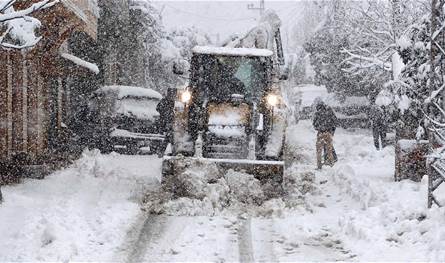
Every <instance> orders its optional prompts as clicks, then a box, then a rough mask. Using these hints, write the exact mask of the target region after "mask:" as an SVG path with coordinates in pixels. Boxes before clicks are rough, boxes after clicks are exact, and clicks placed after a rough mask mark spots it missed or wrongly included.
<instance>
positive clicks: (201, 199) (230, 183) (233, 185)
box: [143, 162, 289, 216]
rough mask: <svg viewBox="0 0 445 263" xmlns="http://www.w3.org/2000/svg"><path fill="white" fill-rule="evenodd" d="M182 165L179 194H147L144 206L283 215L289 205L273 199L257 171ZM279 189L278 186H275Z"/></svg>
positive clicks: (176, 212) (182, 212) (183, 212)
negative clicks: (245, 171)
mask: <svg viewBox="0 0 445 263" xmlns="http://www.w3.org/2000/svg"><path fill="white" fill-rule="evenodd" d="M186 166H187V167H185V168H184V167H179V169H178V170H182V172H181V173H180V174H179V175H178V176H177V178H178V180H177V182H176V187H175V188H174V191H175V196H173V194H167V195H166V196H165V197H164V198H162V199H161V200H160V199H159V193H155V194H153V193H150V194H149V195H147V196H146V200H145V202H144V208H143V209H144V210H145V211H147V212H148V213H153V214H166V215H172V216H215V215H222V214H229V215H240V214H244V213H247V214H249V215H253V216H271V215H281V214H282V213H283V211H284V209H285V208H286V209H287V208H289V206H288V205H287V203H286V202H285V200H282V199H280V198H276V199H271V198H270V197H269V195H268V192H267V191H268V190H270V189H268V188H267V187H270V185H268V184H266V183H265V184H263V185H262V184H261V183H260V181H259V180H258V179H256V178H255V177H254V176H253V175H251V174H247V173H243V172H237V171H234V170H229V171H227V172H225V173H224V172H221V171H219V170H218V168H217V167H216V165H215V164H209V163H202V162H201V163H200V162H196V163H194V164H193V165H190V164H188V165H186ZM275 191H276V189H275Z"/></svg>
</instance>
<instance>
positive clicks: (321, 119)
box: [313, 100, 338, 169]
mask: <svg viewBox="0 0 445 263" xmlns="http://www.w3.org/2000/svg"><path fill="white" fill-rule="evenodd" d="M337 123H338V120H337V117H336V116H335V113H334V111H333V110H332V108H331V107H329V106H328V105H326V104H325V103H324V102H323V101H322V100H319V101H317V102H316V112H315V115H314V119H313V126H314V128H315V130H316V131H317V132H318V133H317V143H316V152H317V169H321V167H322V157H323V149H324V150H325V151H326V156H327V161H326V162H325V163H326V164H328V165H333V164H334V163H335V157H334V145H333V142H332V137H333V134H334V132H335V129H336V127H337Z"/></svg>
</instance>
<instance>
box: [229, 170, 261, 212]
mask: <svg viewBox="0 0 445 263" xmlns="http://www.w3.org/2000/svg"><path fill="white" fill-rule="evenodd" d="M224 179H225V180H226V182H227V184H228V185H229V187H230V190H231V194H232V195H233V196H234V197H235V199H236V200H238V201H240V202H242V203H245V204H258V205H260V204H262V203H263V201H264V199H265V196H264V193H263V190H262V188H261V183H260V181H258V180H257V179H255V177H254V176H253V175H251V174H246V173H241V172H236V171H233V170H229V171H228V172H227V173H226V174H225V175H224Z"/></svg>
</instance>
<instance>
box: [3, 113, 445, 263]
mask: <svg viewBox="0 0 445 263" xmlns="http://www.w3.org/2000/svg"><path fill="white" fill-rule="evenodd" d="M288 140H289V143H290V145H291V146H292V148H291V149H290V151H291V152H292V153H293V157H294V159H295V163H296V165H295V166H293V167H292V168H290V171H289V172H290V173H295V174H298V171H305V172H308V171H309V174H311V173H312V172H313V171H314V168H315V132H314V131H313V130H312V128H311V126H310V123H309V122H306V121H302V122H300V123H299V124H298V125H296V126H293V127H291V128H290V129H289V134H288ZM334 142H335V147H336V150H337V153H338V156H339V162H338V163H337V164H336V165H335V166H334V167H332V168H330V167H329V168H324V169H323V170H322V171H320V172H316V173H315V178H314V181H313V184H312V185H310V186H311V187H308V185H306V189H309V190H310V191H309V192H308V193H307V194H305V195H304V196H303V197H299V198H295V199H292V198H288V197H286V198H277V199H273V200H270V201H268V202H266V203H265V204H263V205H262V206H261V207H259V206H258V207H256V206H254V205H250V206H248V207H243V206H240V207H231V208H230V209H229V208H228V209H222V210H219V212H218V213H214V212H213V214H211V215H209V214H206V213H207V212H208V210H209V209H208V207H204V206H203V205H204V203H200V202H196V203H193V202H192V203H190V202H191V201H190V200H180V201H178V202H174V203H169V205H170V206H169V209H167V210H166V211H164V213H163V214H158V215H156V214H149V213H147V212H146V211H144V210H141V209H140V202H141V200H142V198H143V195H144V193H147V192H148V193H149V195H148V198H150V197H153V196H154V195H156V194H159V191H158V190H159V179H160V178H159V176H160V160H159V159H157V158H155V157H151V156H124V155H116V154H113V155H106V156H104V155H100V154H98V153H97V152H86V153H85V154H84V156H83V157H82V158H81V159H80V160H79V161H77V162H76V163H75V164H74V165H73V166H71V167H69V168H67V169H65V170H62V171H59V172H57V173H55V174H53V175H51V176H49V177H47V178H46V179H45V180H43V181H36V180H29V181H26V182H25V183H23V184H20V185H15V186H7V187H4V188H3V193H4V196H5V198H6V201H5V202H4V203H3V204H2V205H0V233H1V234H2V235H1V236H0V261H35V260H40V261H60V260H75V261H127V262H137V261H158V262H159V261H232V262H233V261H268V262H270V261H299V260H304V261H327V260H329V261H334V260H366V261H375V260H385V261H388V260H397V261H413V260H421V261H442V260H444V259H445V245H443V244H444V241H445V216H444V215H445V210H443V209H431V210H428V209H426V182H425V181H423V182H421V183H414V182H410V181H403V182H399V183H395V182H393V178H392V176H393V164H394V153H393V152H394V149H393V148H392V147H387V148H385V149H384V150H383V151H381V152H378V151H376V150H375V149H374V148H373V146H372V138H371V134H370V132H369V131H365V130H356V131H345V130H341V129H340V130H338V131H337V133H336V135H335V139H334ZM299 187H301V185H299ZM146 198H147V197H146ZM211 211H213V210H211Z"/></svg>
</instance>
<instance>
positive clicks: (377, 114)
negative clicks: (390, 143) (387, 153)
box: [369, 104, 387, 150]
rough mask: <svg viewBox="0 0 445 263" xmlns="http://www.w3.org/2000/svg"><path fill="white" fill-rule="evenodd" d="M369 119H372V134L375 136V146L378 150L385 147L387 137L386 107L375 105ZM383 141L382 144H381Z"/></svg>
mask: <svg viewBox="0 0 445 263" xmlns="http://www.w3.org/2000/svg"><path fill="white" fill-rule="evenodd" d="M369 119H370V120H371V127H372V136H373V137H374V146H375V148H376V149H377V150H380V149H382V148H383V147H385V145H384V142H385V139H386V125H387V123H386V116H385V112H384V109H382V108H381V107H379V106H377V105H375V104H374V105H373V106H372V107H371V109H370V112H369ZM380 141H381V144H380Z"/></svg>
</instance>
